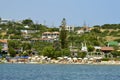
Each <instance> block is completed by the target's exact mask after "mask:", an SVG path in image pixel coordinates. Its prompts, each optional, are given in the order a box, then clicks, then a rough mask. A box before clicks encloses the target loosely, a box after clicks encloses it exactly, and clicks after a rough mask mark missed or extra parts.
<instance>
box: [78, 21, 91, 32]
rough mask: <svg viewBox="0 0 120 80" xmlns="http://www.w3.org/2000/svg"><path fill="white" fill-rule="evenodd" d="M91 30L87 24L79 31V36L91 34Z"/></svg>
mask: <svg viewBox="0 0 120 80" xmlns="http://www.w3.org/2000/svg"><path fill="white" fill-rule="evenodd" d="M90 30H91V28H90V27H88V26H87V25H86V24H85V23H84V25H83V27H81V28H80V29H79V30H77V34H83V33H85V32H90Z"/></svg>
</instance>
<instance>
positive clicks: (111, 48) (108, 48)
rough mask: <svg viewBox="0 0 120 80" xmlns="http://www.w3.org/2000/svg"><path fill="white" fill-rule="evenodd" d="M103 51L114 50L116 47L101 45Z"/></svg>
mask: <svg viewBox="0 0 120 80" xmlns="http://www.w3.org/2000/svg"><path fill="white" fill-rule="evenodd" d="M101 50H102V51H113V50H114V48H113V47H101Z"/></svg>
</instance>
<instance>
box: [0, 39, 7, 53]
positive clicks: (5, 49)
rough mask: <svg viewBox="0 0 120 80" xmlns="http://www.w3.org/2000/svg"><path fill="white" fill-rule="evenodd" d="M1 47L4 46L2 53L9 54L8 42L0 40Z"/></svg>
mask: <svg viewBox="0 0 120 80" xmlns="http://www.w3.org/2000/svg"><path fill="white" fill-rule="evenodd" d="M0 45H1V46H2V49H1V52H2V53H7V52H8V42H7V40H6V39H0Z"/></svg>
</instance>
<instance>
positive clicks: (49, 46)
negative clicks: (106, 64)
mask: <svg viewBox="0 0 120 80" xmlns="http://www.w3.org/2000/svg"><path fill="white" fill-rule="evenodd" d="M1 21H2V19H1V18H0V39H9V40H8V48H9V50H8V51H9V53H10V56H12V57H14V56H16V54H19V55H23V56H28V55H30V54H31V53H35V54H38V55H44V56H48V57H51V58H57V57H60V56H71V52H70V48H69V47H70V46H72V47H73V48H74V47H75V48H76V49H78V52H77V54H78V55H77V57H82V58H84V57H85V56H86V53H85V52H80V50H81V43H86V44H87V48H88V51H89V52H93V51H95V49H94V46H106V45H107V42H108V41H117V42H120V24H104V25H101V26H100V25H95V26H93V27H92V29H91V30H90V32H84V33H83V34H77V30H79V29H82V27H79V26H77V27H75V31H74V32H68V31H67V30H66V29H65V27H66V25H67V24H66V19H65V18H63V20H62V22H61V25H60V28H61V30H60V31H59V28H57V27H51V28H49V27H47V26H45V25H43V24H38V23H34V22H33V21H32V20H31V19H25V20H22V21H21V22H15V21H8V22H6V23H2V22H1ZM25 26H29V28H26V27H25ZM21 30H30V31H35V32H33V33H22V32H21ZM46 31H49V32H53V31H59V32H60V36H59V39H58V40H56V41H54V42H53V43H49V42H43V41H40V40H36V41H32V39H33V38H37V39H40V38H41V36H42V33H43V32H46ZM26 36H27V37H26ZM112 47H114V49H115V51H113V52H112V53H111V54H112V55H113V57H114V58H118V57H119V56H120V52H119V51H117V50H119V46H112ZM1 49H2V48H1V47H0V50H1Z"/></svg>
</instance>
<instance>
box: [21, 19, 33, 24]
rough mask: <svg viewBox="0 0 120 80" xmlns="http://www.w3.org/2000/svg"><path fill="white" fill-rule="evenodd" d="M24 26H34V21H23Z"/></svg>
mask: <svg viewBox="0 0 120 80" xmlns="http://www.w3.org/2000/svg"><path fill="white" fill-rule="evenodd" d="M22 23H23V24H25V25H32V24H33V21H32V20H31V19H25V20H23V21H22Z"/></svg>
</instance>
